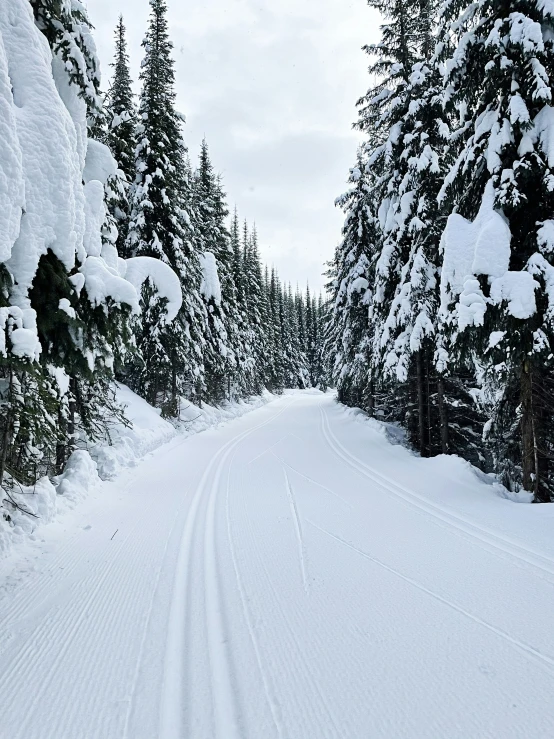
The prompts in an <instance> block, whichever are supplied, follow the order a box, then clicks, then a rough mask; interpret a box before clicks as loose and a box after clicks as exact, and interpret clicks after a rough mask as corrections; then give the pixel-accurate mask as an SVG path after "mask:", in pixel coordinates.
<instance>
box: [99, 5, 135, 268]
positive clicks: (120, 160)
mask: <svg viewBox="0 0 554 739" xmlns="http://www.w3.org/2000/svg"><path fill="white" fill-rule="evenodd" d="M112 67H113V70H114V72H113V78H112V83H111V87H110V89H109V92H108V94H107V97H106V102H105V115H106V140H105V143H106V144H107V145H108V147H109V148H110V150H111V152H112V154H113V156H114V158H115V161H116V162H117V166H118V169H119V171H120V173H122V178H121V179H120V180H119V181H117V182H116V183H115V186H114V187H113V191H114V195H113V199H112V202H111V203H110V213H111V214H112V215H113V217H114V219H115V225H116V226H117V229H118V239H117V250H118V252H119V255H120V256H121V257H126V256H128V255H127V252H126V242H127V232H128V229H129V201H128V189H129V187H130V185H131V183H133V182H134V179H135V149H136V139H135V129H136V125H137V117H136V110H135V104H134V99H133V98H134V96H133V90H132V82H131V75H130V72H129V56H128V54H127V41H126V38H125V26H124V25H123V16H119V21H118V24H117V28H116V31H115V58H114V61H113V63H112Z"/></svg>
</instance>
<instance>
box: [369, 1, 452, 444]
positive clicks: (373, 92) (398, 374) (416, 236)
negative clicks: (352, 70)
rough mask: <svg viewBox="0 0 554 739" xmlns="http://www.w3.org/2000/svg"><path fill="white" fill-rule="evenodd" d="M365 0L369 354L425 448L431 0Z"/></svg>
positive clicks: (432, 132)
mask: <svg viewBox="0 0 554 739" xmlns="http://www.w3.org/2000/svg"><path fill="white" fill-rule="evenodd" d="M370 4H371V5H374V6H375V7H376V8H377V9H378V10H380V11H381V13H382V14H384V18H385V24H384V25H383V26H382V40H381V42H380V43H379V44H377V45H374V46H370V47H367V51H368V52H369V53H370V54H371V55H374V56H375V57H376V61H375V63H374V64H373V66H372V67H371V69H370V71H371V72H373V73H374V74H377V75H378V79H379V81H378V84H377V86H376V87H372V88H371V89H370V90H369V92H368V93H367V95H366V96H365V98H363V99H362V101H361V109H360V119H359V122H358V128H360V129H361V130H362V131H364V132H365V133H366V134H367V136H368V138H369V142H368V145H367V154H366V156H367V164H366V168H367V169H368V171H369V173H370V174H371V182H372V183H373V188H372V192H371V194H370V198H371V199H372V200H375V201H376V202H377V203H378V204H379V208H378V233H377V249H378V252H379V256H378V259H377V261H376V265H375V286H374V289H375V293H374V305H373V315H372V323H373V327H374V332H375V335H374V339H373V357H372V363H373V364H374V369H375V374H376V375H377V376H378V377H379V378H380V385H381V386H382V387H381V389H382V390H384V391H385V393H387V388H388V389H389V390H390V392H392V397H391V398H390V399H389V400H388V401H387V405H388V406H389V407H390V406H392V407H394V406H395V405H396V403H395V401H394V396H395V395H396V393H397V391H398V389H399V387H404V389H405V391H406V392H407V398H405V399H403V400H401V402H400V407H402V406H404V407H406V406H407V407H408V409H409V416H408V419H409V421H410V423H409V426H410V431H411V436H412V439H413V441H414V442H415V443H417V445H418V446H419V449H420V451H421V453H422V454H428V453H429V452H430V425H431V424H430V417H429V416H430V413H429V408H430V404H429V398H428V395H429V392H430V388H429V385H430V377H429V370H430V368H431V366H432V364H431V361H430V358H432V354H433V351H432V349H433V347H432V337H433V333H434V315H435V313H436V305H437V302H438V301H437V294H438V283H437V279H436V273H437V262H438V245H439V241H440V230H439V229H440V226H439V224H438V206H437V202H436V194H437V192H438V191H439V189H440V186H441V183H442V180H441V166H440V154H441V150H442V149H443V148H444V139H443V138H442V137H443V135H444V132H445V131H444V124H443V115H442V108H441V105H440V97H439V95H438V90H437V86H438V84H439V82H440V80H439V78H438V73H437V72H436V70H435V69H434V67H433V65H432V64H428V63H427V60H425V59H424V58H423V56H422V55H423V53H424V51H425V50H429V49H430V47H431V44H430V42H429V39H428V38H426V37H425V36H423V35H422V31H423V29H425V28H427V31H428V33H429V32H430V22H431V19H430V18H429V13H430V10H431V8H430V6H431V3H430V2H425V3H423V4H418V3H415V4H414V3H406V2H403V1H395V2H391V1H386V2H380V1H378V2H375V3H373V2H371V3H370ZM422 6H423V7H422ZM422 15H423V18H422V17H421V16H422ZM430 355H431V356H430ZM412 388H413V390H414V391H415V395H414V397H413V398H412V397H411V395H412V392H411V391H412ZM401 413H402V414H404V409H403V408H401ZM408 419H406V420H408Z"/></svg>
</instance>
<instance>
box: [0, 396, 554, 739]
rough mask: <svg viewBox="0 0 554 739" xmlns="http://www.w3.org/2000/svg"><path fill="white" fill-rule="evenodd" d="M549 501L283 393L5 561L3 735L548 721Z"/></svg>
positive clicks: (0, 664) (349, 736) (210, 738)
mask: <svg viewBox="0 0 554 739" xmlns="http://www.w3.org/2000/svg"><path fill="white" fill-rule="evenodd" d="M552 523H553V521H552V515H551V514H550V511H549V507H546V506H526V505H518V504H516V503H513V502H511V501H508V500H504V499H502V498H500V497H499V496H498V495H497V494H496V493H495V492H494V490H493V488H492V487H491V486H490V485H487V484H485V482H483V481H481V480H480V479H478V477H477V476H476V475H475V474H474V473H473V472H472V471H471V469H470V468H469V467H468V466H467V465H464V463H462V462H461V461H460V460H457V459H454V458H446V457H441V458H437V459H436V460H421V459H419V458H417V457H416V456H414V455H412V454H411V453H410V452H409V451H408V450H406V449H405V448H403V447H401V446H398V445H393V444H391V443H390V442H389V441H388V439H387V438H386V436H385V434H384V433H383V432H382V430H380V428H379V427H378V425H377V424H375V423H373V422H364V423H360V422H359V419H357V418H356V417H355V416H354V415H353V414H352V413H349V412H346V411H344V409H342V408H341V407H340V406H338V405H337V404H336V402H335V400H334V398H333V397H332V396H331V395H324V394H321V393H315V392H311V393H309V392H307V393H301V392H297V393H290V394H285V395H284V396H282V397H281V398H279V399H276V400H274V401H272V402H271V403H268V404H267V405H266V406H264V407H262V408H259V409H257V410H255V411H252V412H251V413H249V414H247V415H245V416H243V417H242V418H240V419H237V420H235V421H233V422H232V423H229V424H228V425H227V426H225V427H223V428H219V429H211V430H207V431H205V432H204V433H202V434H199V435H197V436H193V437H191V438H188V439H186V440H182V441H175V440H173V441H172V442H171V443H170V444H168V445H166V446H165V447H162V448H161V449H159V450H158V451H157V452H155V453H153V454H152V455H150V456H149V457H148V458H146V459H144V460H143V461H142V462H141V463H140V464H139V465H138V466H137V467H136V468H134V469H133V470H130V471H128V472H127V473H125V475H124V476H123V477H121V478H120V479H118V480H116V481H114V482H112V483H109V484H106V485H105V489H104V491H103V493H102V495H101V496H99V497H97V498H96V499H94V500H91V501H88V502H85V503H83V504H82V505H81V506H79V508H78V509H76V510H75V511H74V512H73V513H72V514H71V515H70V516H68V517H67V518H66V519H64V521H63V523H60V524H56V525H52V526H48V527H44V528H43V529H42V530H41V535H40V538H41V539H42V541H38V542H36V543H35V545H34V548H33V549H32V551H31V552H30V553H29V552H27V553H26V554H25V556H24V557H23V556H21V557H20V558H19V559H17V558H13V559H12V560H10V561H9V562H5V563H3V564H2V566H1V567H0V709H1V712H0V716H1V719H0V739H92V738H93V737H95V738H96V737H98V739H112V738H113V739H116V738H122V739H154V738H156V737H159V739H185V737H186V739H260V737H264V739H266V738H267V739H312V738H313V739H365V738H366V737H371V738H372V739H373V738H377V739H381V738H382V739H395V738H398V739H400V738H402V739H412V738H413V739H425V738H426V737H429V739H436V737H449V739H456V738H459V739H462V738H463V739H467V737H472V739H473V738H477V737H491V738H492V737H495V738H496V737H502V738H503V739H510V738H511V737H513V738H514V739H516V737H517V738H519V737H522V736H530V737H533V738H534V739H541V738H542V737H544V738H545V739H546V738H547V737H552V736H554V707H553V704H552V699H551V696H552V694H553V691H554V633H553V632H552V629H551V615H552V613H553V612H554V543H553V542H554V539H553V538H552V536H551V531H552ZM114 532H115V533H114ZM2 578H3V580H2ZM8 582H9V583H10V586H9V587H5V588H2V585H3V584H4V583H8Z"/></svg>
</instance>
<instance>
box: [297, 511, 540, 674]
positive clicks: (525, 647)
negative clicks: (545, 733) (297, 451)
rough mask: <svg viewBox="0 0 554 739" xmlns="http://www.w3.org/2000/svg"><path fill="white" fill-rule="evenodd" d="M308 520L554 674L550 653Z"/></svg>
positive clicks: (323, 531) (313, 524)
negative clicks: (511, 633)
mask: <svg viewBox="0 0 554 739" xmlns="http://www.w3.org/2000/svg"><path fill="white" fill-rule="evenodd" d="M306 520H307V522H308V523H309V524H310V525H311V526H313V527H314V528H315V529H317V530H318V531H321V533H322V534H325V535H326V536H328V537H330V538H331V539H334V540H335V541H337V542H339V543H340V544H343V545H344V546H345V547H347V548H348V549H351V550H352V551H354V552H357V553H358V554H360V555H361V556H362V557H364V559H367V560H369V561H370V562H372V563H373V564H376V565H377V566H378V567H381V568H382V569H384V570H386V571H387V572H390V573H391V574H393V575H395V576H396V577H398V578H400V579H401V580H404V582H407V583H409V584H410V585H412V586H413V587H414V588H417V589H418V590H420V591H421V592H422V593H426V594H427V595H429V596H430V597H431V598H434V599H435V600H437V601H439V603H442V604H443V605H445V606H447V607H448V608H451V609H452V610H453V611H456V613H459V614H461V615H462V616H465V617H466V618H468V619H470V620H471V621H473V622H474V623H476V624H478V625H479V626H483V627H484V628H486V629H488V631H491V632H492V633H493V634H496V636H499V637H500V638H501V639H504V640H505V641H506V642H508V643H509V644H510V645H511V646H514V647H516V648H517V649H518V651H520V652H522V653H523V654H524V655H525V656H526V657H532V658H533V660H534V661H535V662H538V663H539V664H541V666H542V667H543V668H546V670H547V671H548V672H549V673H550V674H554V659H553V658H552V657H549V656H548V655H546V654H543V653H542V652H540V651H539V650H538V649H536V648H535V647H532V646H531V645H530V644H526V643H525V642H522V641H520V640H519V639H516V638H515V637H513V636H510V634H508V633H507V632H506V631H504V630H503V629H499V628H498V627H497V626H493V624H490V623H489V622H488V621H484V620H483V619H482V618H479V616H475V615H474V614H473V613H470V612H469V611H466V610H465V608H462V607H461V606H458V605H456V603H453V602H452V601H450V600H448V599H447V598H444V597H443V596H442V595H439V594H438V593H435V592H434V591H433V590H430V589H429V588H427V587H425V585H422V584H421V583H419V582H418V581H417V580H414V579H413V578H411V577H409V576H408V575H404V574H403V573H402V572H400V571H399V570H397V569H395V568H394V567H391V566H390V565H388V564H386V563H385V562H383V561H381V560H380V559H378V558H377V557H373V556H372V555H371V554H368V553H367V552H364V551H363V550H362V549H358V547H356V546H354V544H351V543H350V542H348V541H345V540H344V539H342V538H341V537H340V536H337V535H336V534H333V533H331V532H330V531H327V529H323V528H321V526H318V525H317V524H316V523H314V522H313V521H310V520H309V519H306Z"/></svg>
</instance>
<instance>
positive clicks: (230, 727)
mask: <svg viewBox="0 0 554 739" xmlns="http://www.w3.org/2000/svg"><path fill="white" fill-rule="evenodd" d="M291 403H292V401H291V402H289V403H288V404H287V405H286V406H285V407H284V408H282V409H281V410H279V411H278V412H277V413H275V414H274V415H273V416H271V418H269V419H267V420H266V421H264V422H262V423H260V424H258V425H256V426H254V427H252V428H250V429H247V430H245V431H243V432H242V433H240V434H239V435H238V436H236V437H234V438H233V439H230V440H229V441H228V442H227V443H226V444H224V445H223V446H222V447H221V448H220V449H219V450H218V452H217V453H216V454H215V455H214V457H213V459H212V460H211V462H210V464H209V465H208V466H207V467H206V469H205V471H204V474H203V475H202V478H201V480H200V483H199V485H198V487H197V489H196V493H195V495H194V498H193V500H192V502H191V506H190V509H189V513H188V515H187V519H186V522H185V527H184V530H183V536H182V539H181V544H180V547H179V554H178V559H177V565H176V568H175V578H174V585H173V595H172V601H171V607H170V614H169V621H168V629H167V642H166V653H165V660H164V679H163V686H162V696H161V706H160V730H159V739H182V737H183V736H185V733H184V730H183V704H184V702H185V700H186V698H185V692H186V691H185V683H186V678H185V672H186V666H185V664H184V662H185V633H186V625H187V624H188V623H190V621H191V602H192V592H191V590H192V566H191V561H192V551H193V547H194V539H195V534H196V533H197V532H196V528H197V523H196V521H197V517H198V510H199V507H200V501H201V500H202V498H203V497H204V496H205V494H206V490H207V487H208V481H209V479H210V476H211V474H212V472H214V475H215V478H216V480H217V482H218V484H220V481H221V471H222V468H223V466H224V464H225V462H226V461H227V459H228V458H229V455H230V454H231V452H232V451H233V449H234V448H235V447H237V446H238V445H239V444H240V443H241V442H242V441H243V440H244V439H246V438H247V437H248V436H250V435H251V434H252V433H254V432H255V431H257V430H258V429H260V428H262V427H264V426H267V424H269V423H271V422H272V421H274V420H275V419H276V418H277V417H278V416H280V415H281V414H282V413H284V412H285V411H286V410H287V409H288V408H289V407H290V405H291ZM216 497H217V486H216V485H215V482H214V483H213V484H212V488H211V490H210V498H209V500H208V506H207V509H206V520H205V521H204V535H205V536H206V528H207V526H208V525H209V526H215V501H216ZM208 509H209V510H208ZM204 560H205V561H204V576H205V578H206V585H207V590H206V596H207V599H209V602H210V609H209V610H211V609H212V608H214V607H215V609H216V614H215V615H214V614H213V613H210V614H208V613H206V619H207V624H208V632H209V635H208V640H209V647H210V650H211V657H210V661H211V665H212V669H213V668H214V665H217V670H218V674H217V677H216V676H215V675H213V674H212V688H213V684H214V682H215V683H216V686H217V688H218V689H217V690H216V691H215V692H213V693H212V695H213V702H214V724H215V730H216V732H217V733H216V734H215V736H214V737H213V739H235V737H236V739H241V737H240V734H239V733H238V715H237V706H236V699H235V698H234V695H233V690H232V680H231V676H230V675H231V672H230V665H229V659H228V655H227V652H226V647H225V646H224V645H223V639H224V634H223V633H222V632H221V629H223V628H224V616H223V614H222V613H221V611H220V610H219V609H221V608H222V603H221V599H220V595H219V593H218V590H217V588H218V585H217V579H215V580H214V578H217V564H216V560H217V553H216V551H215V534H214V533H213V532H211V533H210V534H209V535H208V536H207V537H206V541H205V547H204ZM208 581H209V582H208Z"/></svg>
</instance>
